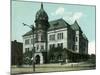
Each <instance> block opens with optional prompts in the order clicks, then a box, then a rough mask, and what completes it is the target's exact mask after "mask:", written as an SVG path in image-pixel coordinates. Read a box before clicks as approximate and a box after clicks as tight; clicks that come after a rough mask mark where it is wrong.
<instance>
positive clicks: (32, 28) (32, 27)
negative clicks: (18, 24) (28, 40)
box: [23, 23, 35, 72]
mask: <svg viewBox="0 0 100 75" xmlns="http://www.w3.org/2000/svg"><path fill="white" fill-rule="evenodd" d="M23 25H24V26H27V27H29V28H30V29H31V30H32V34H33V49H32V57H33V62H32V63H33V72H35V56H34V54H35V48H34V43H35V39H34V28H35V27H34V25H27V24H25V23H23Z"/></svg>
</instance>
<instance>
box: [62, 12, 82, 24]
mask: <svg viewBox="0 0 100 75" xmlns="http://www.w3.org/2000/svg"><path fill="white" fill-rule="evenodd" d="M82 16H83V13H82V12H75V13H72V12H70V14H69V15H68V14H66V16H64V17H63V19H64V20H66V21H67V22H68V23H70V24H73V23H74V21H75V20H79V19H80V18H81V17H82Z"/></svg>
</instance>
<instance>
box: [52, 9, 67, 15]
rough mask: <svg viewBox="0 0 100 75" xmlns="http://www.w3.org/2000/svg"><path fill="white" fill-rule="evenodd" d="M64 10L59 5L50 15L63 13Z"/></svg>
mask: <svg viewBox="0 0 100 75" xmlns="http://www.w3.org/2000/svg"><path fill="white" fill-rule="evenodd" d="M64 11H65V10H64V8H63V7H59V8H57V9H56V11H55V12H53V13H51V15H52V16H54V15H63V13H64Z"/></svg>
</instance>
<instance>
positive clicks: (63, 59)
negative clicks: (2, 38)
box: [10, 0, 96, 75]
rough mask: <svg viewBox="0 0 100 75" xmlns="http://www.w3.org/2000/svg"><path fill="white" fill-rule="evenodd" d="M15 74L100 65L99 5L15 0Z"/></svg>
mask: <svg viewBox="0 0 100 75" xmlns="http://www.w3.org/2000/svg"><path fill="white" fill-rule="evenodd" d="M10 8H11V10H10V11H11V13H10V16H11V32H10V33H11V67H10V68H11V75H14V74H34V73H49V72H67V71H80V70H95V69H96V48H95V47H96V45H95V43H96V6H95V5H81V4H67V3H53V2H36V1H15V0H12V1H11V6H10Z"/></svg>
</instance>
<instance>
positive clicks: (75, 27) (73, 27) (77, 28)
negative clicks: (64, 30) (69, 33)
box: [71, 20, 82, 31]
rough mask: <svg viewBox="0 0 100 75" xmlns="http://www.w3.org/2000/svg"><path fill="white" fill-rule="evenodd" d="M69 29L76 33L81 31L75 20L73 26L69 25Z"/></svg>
mask: <svg viewBox="0 0 100 75" xmlns="http://www.w3.org/2000/svg"><path fill="white" fill-rule="evenodd" d="M71 28H72V29H73V30H76V31H77V30H79V31H82V30H81V28H80V26H79V25H78V23H77V21H76V20H75V22H74V24H72V25H71Z"/></svg>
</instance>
